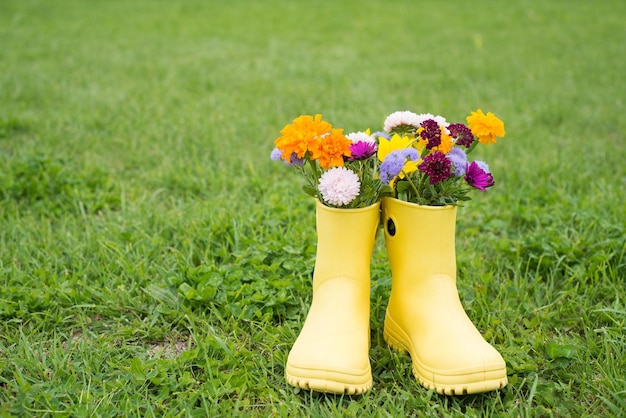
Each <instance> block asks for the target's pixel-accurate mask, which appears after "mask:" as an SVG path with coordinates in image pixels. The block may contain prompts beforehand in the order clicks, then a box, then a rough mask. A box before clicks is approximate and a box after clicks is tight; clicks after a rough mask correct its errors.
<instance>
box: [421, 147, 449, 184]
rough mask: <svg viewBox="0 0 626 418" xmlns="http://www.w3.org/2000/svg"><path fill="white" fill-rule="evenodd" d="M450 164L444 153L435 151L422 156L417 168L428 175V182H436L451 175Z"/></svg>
mask: <svg viewBox="0 0 626 418" xmlns="http://www.w3.org/2000/svg"><path fill="white" fill-rule="evenodd" d="M451 164H452V163H451V162H450V160H449V159H447V158H446V156H445V154H444V153H442V152H439V151H435V152H433V153H432V154H428V155H427V156H426V157H424V159H423V161H422V163H421V164H420V165H419V166H418V167H417V168H418V169H419V170H420V171H421V172H423V173H424V174H426V175H427V176H428V177H429V179H428V182H429V183H430V184H437V183H439V182H441V181H444V180H446V179H447V178H448V177H450V176H451V175H452V170H451Z"/></svg>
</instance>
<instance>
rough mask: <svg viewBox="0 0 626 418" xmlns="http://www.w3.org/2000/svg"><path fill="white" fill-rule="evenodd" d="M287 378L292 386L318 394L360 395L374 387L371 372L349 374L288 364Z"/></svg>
mask: <svg viewBox="0 0 626 418" xmlns="http://www.w3.org/2000/svg"><path fill="white" fill-rule="evenodd" d="M285 377H286V378H287V383H289V384H290V385H291V386H295V387H297V388H301V389H306V390H314V391H316V392H325V393H335V394H347V395H360V394H362V393H365V392H367V391H368V390H369V389H370V388H371V387H372V372H371V370H368V371H367V372H365V373H363V374H348V373H342V372H336V371H332V370H319V369H313V368H303V367H295V366H293V365H290V364H287V369H286V371H285Z"/></svg>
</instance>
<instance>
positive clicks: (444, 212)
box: [382, 198, 456, 278]
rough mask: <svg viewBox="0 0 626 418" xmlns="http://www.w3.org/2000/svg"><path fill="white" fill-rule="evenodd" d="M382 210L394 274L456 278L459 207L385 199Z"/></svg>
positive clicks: (388, 251) (386, 240)
mask: <svg viewBox="0 0 626 418" xmlns="http://www.w3.org/2000/svg"><path fill="white" fill-rule="evenodd" d="M382 208H383V209H382V212H383V227H384V230H385V244H386V246H387V253H388V257H389V264H390V266H391V270H392V271H394V272H413V271H416V270H419V272H420V276H421V277H428V276H430V275H434V274H444V275H447V276H450V277H453V278H455V277H456V253H455V225H456V206H421V205H417V204H414V203H408V202H405V201H402V200H398V199H394V198H385V199H383V204H382Z"/></svg>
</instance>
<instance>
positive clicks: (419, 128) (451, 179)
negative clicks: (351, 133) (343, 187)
mask: <svg viewBox="0 0 626 418" xmlns="http://www.w3.org/2000/svg"><path fill="white" fill-rule="evenodd" d="M466 121H467V125H465V124H462V123H448V122H446V120H445V118H443V117H442V116H435V115H432V114H430V113H425V114H419V115H418V114H415V113H413V112H409V111H402V112H394V113H392V114H391V115H389V116H388V117H387V118H386V120H385V123H384V130H385V132H386V133H388V134H389V135H390V137H387V138H382V137H381V139H380V143H379V146H378V159H379V161H380V168H379V175H380V178H381V180H382V181H383V182H385V183H386V184H389V185H390V186H391V187H392V189H393V194H394V196H395V197H397V198H401V197H404V200H406V201H407V202H412V203H417V204H419V205H428V206H444V205H457V204H458V202H459V201H465V200H469V199H470V198H469V196H467V195H468V193H469V192H470V191H471V190H472V189H478V190H483V191H484V190H486V189H487V188H488V187H491V186H493V185H494V180H493V176H492V175H491V172H490V171H489V166H488V165H487V164H486V163H485V162H484V161H478V160H477V161H471V162H470V161H469V159H468V154H469V153H470V152H472V151H473V150H474V149H475V148H476V146H477V145H478V144H492V143H494V142H496V138H497V137H503V136H504V133H505V132H504V123H503V122H502V121H501V120H500V119H498V118H497V117H496V116H495V115H494V114H493V113H491V112H488V113H487V114H484V113H483V111H482V110H480V109H478V110H477V111H475V112H471V114H470V115H469V116H468V117H467V118H466Z"/></svg>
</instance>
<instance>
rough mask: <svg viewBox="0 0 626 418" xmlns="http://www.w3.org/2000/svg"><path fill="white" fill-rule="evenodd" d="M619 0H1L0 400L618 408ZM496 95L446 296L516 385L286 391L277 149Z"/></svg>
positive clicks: (411, 411) (377, 298)
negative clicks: (486, 181) (483, 183)
mask: <svg viewBox="0 0 626 418" xmlns="http://www.w3.org/2000/svg"><path fill="white" fill-rule="evenodd" d="M625 18H626V5H625V4H624V3H621V2H616V1H610V0H598V1H596V2H582V1H580V2H579V1H550V2H548V1H535V0H533V1H520V2H495V1H493V2H491V1H476V2H464V1H450V2H434V1H432V2H430V1H425V2H414V1H395V0H394V1H388V2H377V1H363V2H357V1H342V2H335V1H330V0H329V1H314V2H293V1H288V0H284V1H281V0H267V1H263V2H252V1H243V0H231V1H228V2H201V1H185V2H166V1H151V2H148V1H124V2H122V1H109V2H86V1H84V2H77V1H56V2H45V1H36V0H25V1H17V0H15V1H14V0H4V1H2V2H0V45H1V47H0V280H1V281H0V316H1V317H2V322H1V325H0V326H1V327H2V329H1V331H0V414H2V415H7V416H10V415H16V416H17V415H33V416H46V415H51V416H52V415H54V416H56V415H59V416H70V415H71V416H90V415H95V416H113V415H128V416H162V415H164V414H165V415H168V416H205V415H210V416H232V415H244V416H249V415H257V416H267V415H278V416H287V415H289V416H370V415H371V416H390V417H391V416H457V415H463V414H465V415H468V416H491V415H495V416H503V415H504V416H506V415H511V416H601V415H605V416H618V415H620V414H621V413H623V411H624V410H626V403H625V402H624V398H625V397H626V380H625V378H624V370H626V337H625V336H626V306H625V302H624V301H625V300H626V291H625V290H624V279H625V278H626V243H625V239H624V236H625V235H626V229H625V225H624V220H625V219H626V209H625V207H626V206H625V205H624V190H625V189H626V168H625V164H624V158H625V157H626V152H625V151H626V150H625V147H626V143H625V142H626V140H625V135H624V132H626V119H625V118H624V117H623V115H624V113H625V112H626V109H625V104H624V99H625V98H626V84H625V82H624V78H623V77H624V76H623V74H624V73H626V65H625V61H624V59H623V57H624V56H626V43H624V39H625V38H626V25H625V24H624V22H625V21H626V20H625ZM476 108H482V109H483V110H485V111H487V110H489V111H493V112H494V113H496V114H497V115H498V116H499V117H500V118H502V119H503V120H504V122H505V125H506V130H507V134H506V137H505V138H504V139H502V140H500V141H498V143H497V144H496V145H494V146H493V147H489V148H485V149H483V150H482V151H480V152H481V154H480V155H481V156H482V157H483V158H484V159H486V160H487V161H489V162H490V163H491V164H490V166H491V168H492V170H493V172H494V177H495V179H496V187H494V188H493V189H492V190H490V191H489V192H488V193H487V194H480V195H479V194H475V195H474V197H475V199H474V200H473V201H472V202H470V203H469V204H467V205H466V207H464V208H462V209H461V210H460V212H459V219H458V232H457V255H458V268H459V281H458V285H459V292H460V295H461V299H462V301H463V303H464V306H465V308H466V310H467V312H468V314H469V316H470V317H471V318H472V319H473V321H474V323H475V324H476V325H477V327H478V328H479V329H480V330H481V331H482V332H483V334H484V335H485V337H486V338H487V339H488V340H489V341H490V342H491V343H492V344H494V346H496V347H497V348H498V350H499V351H500V352H501V353H502V354H503V356H504V358H505V360H506V361H507V365H508V374H509V385H508V386H507V387H506V388H504V389H503V390H502V391H499V392H494V393H489V394H484V395H474V396H466V397H444V396H440V395H437V394H435V393H432V392H428V391H426V390H425V389H423V388H422V387H421V386H419V385H418V384H417V382H416V381H415V379H414V378H413V377H412V376H411V373H410V360H409V358H408V357H407V356H406V355H404V354H398V353H395V352H393V351H391V350H390V349H389V348H387V346H386V345H385V343H384V341H383V338H382V321H383V317H384V310H385V307H386V303H387V298H388V295H389V291H390V288H389V285H390V278H389V277H390V272H389V268H388V265H387V261H386V253H385V248H384V243H383V241H382V238H381V237H380V236H379V240H378V241H377V245H376V248H375V253H374V255H373V258H372V294H371V299H372V315H371V326H372V346H371V351H370V354H371V360H372V368H373V374H374V387H373V389H372V390H371V391H369V392H367V393H366V394H365V395H363V396H361V397H349V396H333V395H321V394H316V393H308V392H304V391H298V390H294V389H293V388H291V387H289V386H288V385H287V384H286V383H285V380H284V364H285V360H286V356H287V353H288V351H289V349H290V347H291V344H292V343H293V341H294V340H295V338H296V337H297V335H298V332H299V330H300V327H301V325H302V323H303V321H304V318H305V315H306V311H307V308H308V306H309V303H310V298H311V294H310V280H311V272H312V268H313V263H314V259H315V229H314V205H313V202H312V201H311V200H309V199H308V198H307V197H306V196H305V195H304V194H303V193H302V192H300V190H299V188H300V184H301V179H300V178H299V177H298V176H297V175H296V173H292V172H290V171H288V170H287V169H286V168H285V167H284V166H283V165H282V164H276V163H273V162H271V161H270V160H269V152H270V151H271V148H272V146H273V140H274V139H275V138H276V137H277V135H278V131H279V130H280V129H281V128H282V127H283V126H284V125H285V124H286V123H288V122H290V121H291V120H292V119H293V118H294V117H296V116H298V115H299V114H313V113H323V114H324V118H325V119H326V120H328V121H330V122H331V123H333V125H335V126H337V127H343V128H345V129H346V131H347V132H350V131H355V130H362V129H365V128H368V127H369V128H372V129H374V130H375V129H379V128H380V127H381V125H382V122H383V120H384V118H385V116H386V115H387V114H389V113H391V112H393V111H396V110H404V109H410V110H413V111H416V112H418V113H421V112H432V113H436V114H442V115H445V116H446V117H447V118H448V120H451V121H462V120H463V119H464V117H465V116H466V115H467V114H468V112H469V111H470V110H474V109H476Z"/></svg>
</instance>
